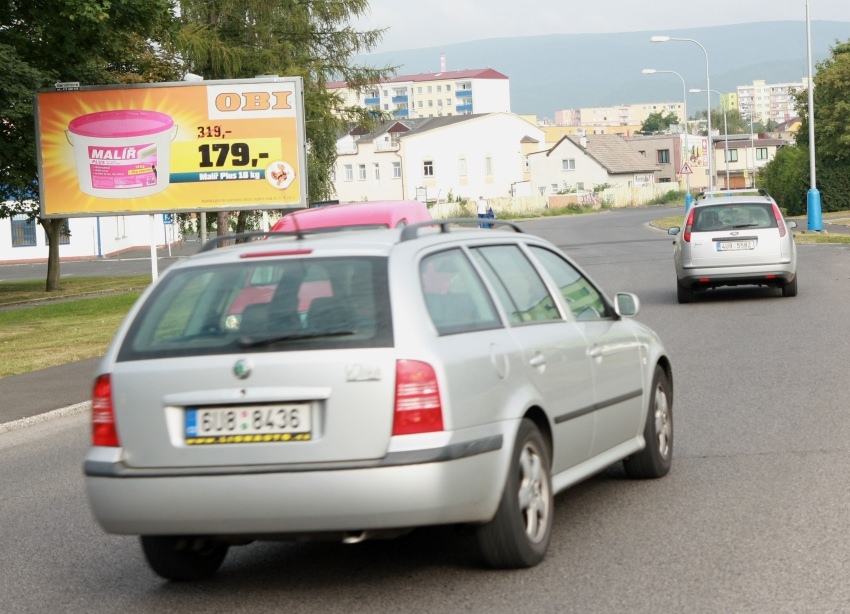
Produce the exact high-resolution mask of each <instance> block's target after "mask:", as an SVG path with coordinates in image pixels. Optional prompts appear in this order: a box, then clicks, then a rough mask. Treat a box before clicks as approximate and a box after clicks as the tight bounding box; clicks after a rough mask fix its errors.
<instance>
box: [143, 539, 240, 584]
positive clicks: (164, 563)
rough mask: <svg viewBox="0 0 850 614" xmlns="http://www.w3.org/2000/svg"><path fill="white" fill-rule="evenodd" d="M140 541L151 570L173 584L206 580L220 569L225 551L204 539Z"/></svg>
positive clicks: (217, 544) (224, 547)
mask: <svg viewBox="0 0 850 614" xmlns="http://www.w3.org/2000/svg"><path fill="white" fill-rule="evenodd" d="M140 540H141V542H142V551H143V552H144V553H145V558H146V559H147V561H148V565H150V567H151V569H153V570H154V571H155V572H156V574H157V575H159V576H160V577H163V578H165V579H166V580H174V581H176V582H187V581H194V580H203V579H204V578H209V577H210V576H212V575H213V574H215V572H216V571H218V568H219V567H221V564H222V562H223V561H224V557H225V556H226V555H227V549H228V547H229V546H228V544H225V543H222V542H218V541H214V540H211V539H207V538H204V537H191V536H190V537H180V536H174V535H142V536H141V538H140Z"/></svg>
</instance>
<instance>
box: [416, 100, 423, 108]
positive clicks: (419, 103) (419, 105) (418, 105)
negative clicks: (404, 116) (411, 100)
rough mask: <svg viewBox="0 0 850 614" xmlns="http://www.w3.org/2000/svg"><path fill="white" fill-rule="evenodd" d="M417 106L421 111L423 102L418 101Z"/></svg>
mask: <svg viewBox="0 0 850 614" xmlns="http://www.w3.org/2000/svg"><path fill="white" fill-rule="evenodd" d="M416 106H417V107H419V108H420V109H421V108H422V101H421V100H420V101H418V102H417V103H416Z"/></svg>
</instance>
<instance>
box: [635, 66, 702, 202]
mask: <svg viewBox="0 0 850 614" xmlns="http://www.w3.org/2000/svg"><path fill="white" fill-rule="evenodd" d="M641 72H642V73H643V74H645V75H656V74H661V73H669V74H671V75H676V76H677V77H679V79H681V80H682V113H683V114H684V116H685V121H684V126H685V148H684V151H683V152H682V166H681V167H680V170H684V168H685V161H686V160H687V157H686V156H687V152H689V151H690V149H689V148H688V95H687V86H686V85H685V78H684V77H683V76H682V75H680V74H679V73H677V72H676V71H675V70H655V69H654V68H644V69H643V70H642V71H641ZM685 185H686V186H687V194H685V201H687V202H686V203H685V204H686V205H690V198H691V175H690V173H686V174H685ZM685 208H688V207H687V206H686V207H685Z"/></svg>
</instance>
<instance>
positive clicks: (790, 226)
mask: <svg viewBox="0 0 850 614" xmlns="http://www.w3.org/2000/svg"><path fill="white" fill-rule="evenodd" d="M786 223H787V224H788V228H796V227H797V222H795V221H794V220H788V221H787V222H786Z"/></svg>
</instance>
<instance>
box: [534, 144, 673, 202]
mask: <svg viewBox="0 0 850 614" xmlns="http://www.w3.org/2000/svg"><path fill="white" fill-rule="evenodd" d="M528 166H529V170H530V171H531V183H532V188H533V189H532V192H533V191H535V190H537V191H539V192H540V193H541V194H549V195H551V194H557V193H559V192H569V191H583V190H588V191H590V190H593V188H595V187H597V186H600V185H610V186H624V187H636V186H642V185H648V184H652V183H655V171H656V165H655V164H654V163H652V162H651V161H649V160H647V159H646V158H644V157H642V156H640V155H639V154H638V153H637V152H636V151H634V150H633V149H632V148H631V147H630V146H629V144H628V143H626V141H625V139H624V138H623V137H621V136H619V135H616V134H593V135H588V136H578V135H569V136H564V137H563V138H561V140H559V141H558V142H557V143H555V144H554V145H553V146H552V147H551V148H549V149H546V150H543V151H540V152H538V153H534V154H531V155H529V156H528Z"/></svg>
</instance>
